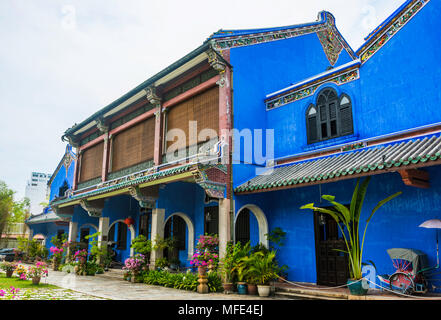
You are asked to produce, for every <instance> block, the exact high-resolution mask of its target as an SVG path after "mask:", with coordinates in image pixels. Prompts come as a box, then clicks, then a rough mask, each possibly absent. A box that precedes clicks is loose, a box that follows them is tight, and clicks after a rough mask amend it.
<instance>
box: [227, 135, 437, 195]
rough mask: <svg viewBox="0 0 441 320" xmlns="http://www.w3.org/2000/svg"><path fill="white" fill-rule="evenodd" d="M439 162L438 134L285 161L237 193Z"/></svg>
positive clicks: (237, 189) (305, 184) (324, 181)
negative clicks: (295, 160) (296, 160)
mask: <svg viewBox="0 0 441 320" xmlns="http://www.w3.org/2000/svg"><path fill="white" fill-rule="evenodd" d="M440 163H441V136H440V135H439V134H436V135H431V136H425V137H418V138H413V139H409V140H399V141H395V142H393V143H384V144H380V145H374V146H371V147H365V148H362V149H359V150H357V149H354V150H352V151H349V152H338V153H334V154H331V155H327V156H324V157H320V158H315V159H308V160H301V161H298V162H293V163H289V164H283V165H281V166H278V167H275V168H272V169H271V170H273V171H272V172H271V173H270V174H263V175H259V176H255V177H254V178H252V179H250V180H249V181H247V182H245V183H243V184H241V185H240V186H238V187H236V188H235V189H234V192H235V193H241V192H247V193H250V192H259V191H267V190H268V191H269V190H270V189H280V188H293V187H295V186H307V185H308V184H318V183H326V182H332V181H335V180H337V179H338V178H345V177H346V178H351V177H352V176H355V175H368V174H380V173H384V172H386V171H388V170H389V169H393V170H394V171H396V170H402V169H407V168H409V167H408V166H412V168H415V167H422V166H431V165H438V164H440Z"/></svg>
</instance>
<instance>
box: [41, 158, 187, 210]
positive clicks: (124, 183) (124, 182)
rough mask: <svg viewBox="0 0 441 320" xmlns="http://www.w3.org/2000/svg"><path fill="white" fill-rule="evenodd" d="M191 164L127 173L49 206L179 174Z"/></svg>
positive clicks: (55, 201) (56, 200) (185, 170)
mask: <svg viewBox="0 0 441 320" xmlns="http://www.w3.org/2000/svg"><path fill="white" fill-rule="evenodd" d="M192 166H193V164H186V165H182V166H178V167H173V168H170V169H165V170H162V171H159V172H155V173H150V174H149V173H148V171H146V172H139V173H134V174H132V175H129V176H126V177H123V178H119V179H115V180H113V181H109V182H105V183H103V184H102V185H99V186H98V188H96V189H93V190H91V191H86V192H82V193H78V194H74V195H73V196H71V197H65V198H61V199H60V198H59V199H55V200H54V201H52V202H51V204H50V205H51V206H58V205H60V204H62V203H68V202H71V201H75V200H79V199H84V198H88V197H91V196H96V195H99V194H104V193H108V192H112V191H115V190H119V189H124V188H128V187H131V186H136V185H139V184H141V183H146V182H150V181H154V180H158V179H160V178H164V177H167V176H172V175H176V174H180V173H183V172H187V171H189V169H190V168H191V167H192Z"/></svg>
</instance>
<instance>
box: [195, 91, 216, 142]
mask: <svg viewBox="0 0 441 320" xmlns="http://www.w3.org/2000/svg"><path fill="white" fill-rule="evenodd" d="M193 100H194V103H193V118H192V119H190V120H194V121H197V125H198V134H199V132H201V131H202V130H203V129H212V130H214V131H215V132H216V133H217V135H219V88H218V87H213V88H212V89H209V90H207V91H205V92H204V93H202V94H200V95H197V96H196V97H194V99H193ZM203 139H204V140H203V141H200V142H204V141H206V140H208V138H206V137H203Z"/></svg>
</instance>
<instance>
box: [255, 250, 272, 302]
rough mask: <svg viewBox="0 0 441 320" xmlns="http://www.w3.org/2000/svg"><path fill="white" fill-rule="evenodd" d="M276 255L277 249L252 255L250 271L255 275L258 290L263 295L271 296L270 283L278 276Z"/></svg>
mask: <svg viewBox="0 0 441 320" xmlns="http://www.w3.org/2000/svg"><path fill="white" fill-rule="evenodd" d="M275 257H276V252H275V251H270V252H262V251H258V252H255V253H253V254H252V255H251V256H250V261H249V263H250V272H251V273H252V274H254V275H255V279H256V283H257V291H258V293H259V296H261V297H267V296H269V294H270V291H271V286H270V285H269V283H270V281H271V280H274V279H275V278H277V270H278V266H277V263H276V262H275Z"/></svg>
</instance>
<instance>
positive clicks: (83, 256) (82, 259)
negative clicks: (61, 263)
mask: <svg viewBox="0 0 441 320" xmlns="http://www.w3.org/2000/svg"><path fill="white" fill-rule="evenodd" d="M73 259H74V261H75V263H76V265H75V267H74V271H75V273H76V274H78V275H86V273H87V272H86V269H87V264H86V263H87V250H86V249H82V250H77V251H76V252H75V253H74V256H73Z"/></svg>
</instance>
